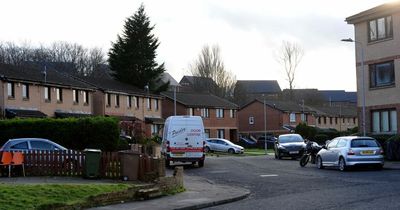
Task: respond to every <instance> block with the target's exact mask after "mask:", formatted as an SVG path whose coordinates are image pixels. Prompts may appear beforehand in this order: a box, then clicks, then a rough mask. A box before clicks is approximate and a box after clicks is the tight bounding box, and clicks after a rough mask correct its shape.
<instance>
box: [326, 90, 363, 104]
mask: <svg viewBox="0 0 400 210" xmlns="http://www.w3.org/2000/svg"><path fill="white" fill-rule="evenodd" d="M319 92H320V93H322V95H323V96H324V97H325V99H326V101H332V102H352V103H357V92H346V91H344V90H320V91H319Z"/></svg>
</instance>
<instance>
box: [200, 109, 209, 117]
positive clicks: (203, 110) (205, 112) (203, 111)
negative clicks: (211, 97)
mask: <svg viewBox="0 0 400 210" xmlns="http://www.w3.org/2000/svg"><path fill="white" fill-rule="evenodd" d="M201 116H202V117H205V118H209V117H210V115H209V112H208V108H202V109H201Z"/></svg>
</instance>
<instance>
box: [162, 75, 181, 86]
mask: <svg viewBox="0 0 400 210" xmlns="http://www.w3.org/2000/svg"><path fill="white" fill-rule="evenodd" d="M161 81H163V82H164V83H166V82H169V85H170V86H181V85H180V84H179V83H178V81H176V80H175V79H174V78H173V77H172V76H171V75H170V74H169V73H168V72H164V73H162V75H161Z"/></svg>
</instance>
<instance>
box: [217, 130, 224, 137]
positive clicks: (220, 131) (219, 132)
mask: <svg viewBox="0 0 400 210" xmlns="http://www.w3.org/2000/svg"><path fill="white" fill-rule="evenodd" d="M217 138H221V139H224V138H225V130H224V129H218V130H217Z"/></svg>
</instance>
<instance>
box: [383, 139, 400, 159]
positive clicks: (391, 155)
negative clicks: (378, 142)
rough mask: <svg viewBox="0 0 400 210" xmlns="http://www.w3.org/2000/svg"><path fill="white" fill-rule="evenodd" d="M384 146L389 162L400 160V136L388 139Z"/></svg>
mask: <svg viewBox="0 0 400 210" xmlns="http://www.w3.org/2000/svg"><path fill="white" fill-rule="evenodd" d="M382 146H383V147H384V150H385V155H386V158H387V159H388V160H400V135H395V136H392V137H391V138H389V139H387V140H386V141H385V143H384V144H382Z"/></svg>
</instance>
